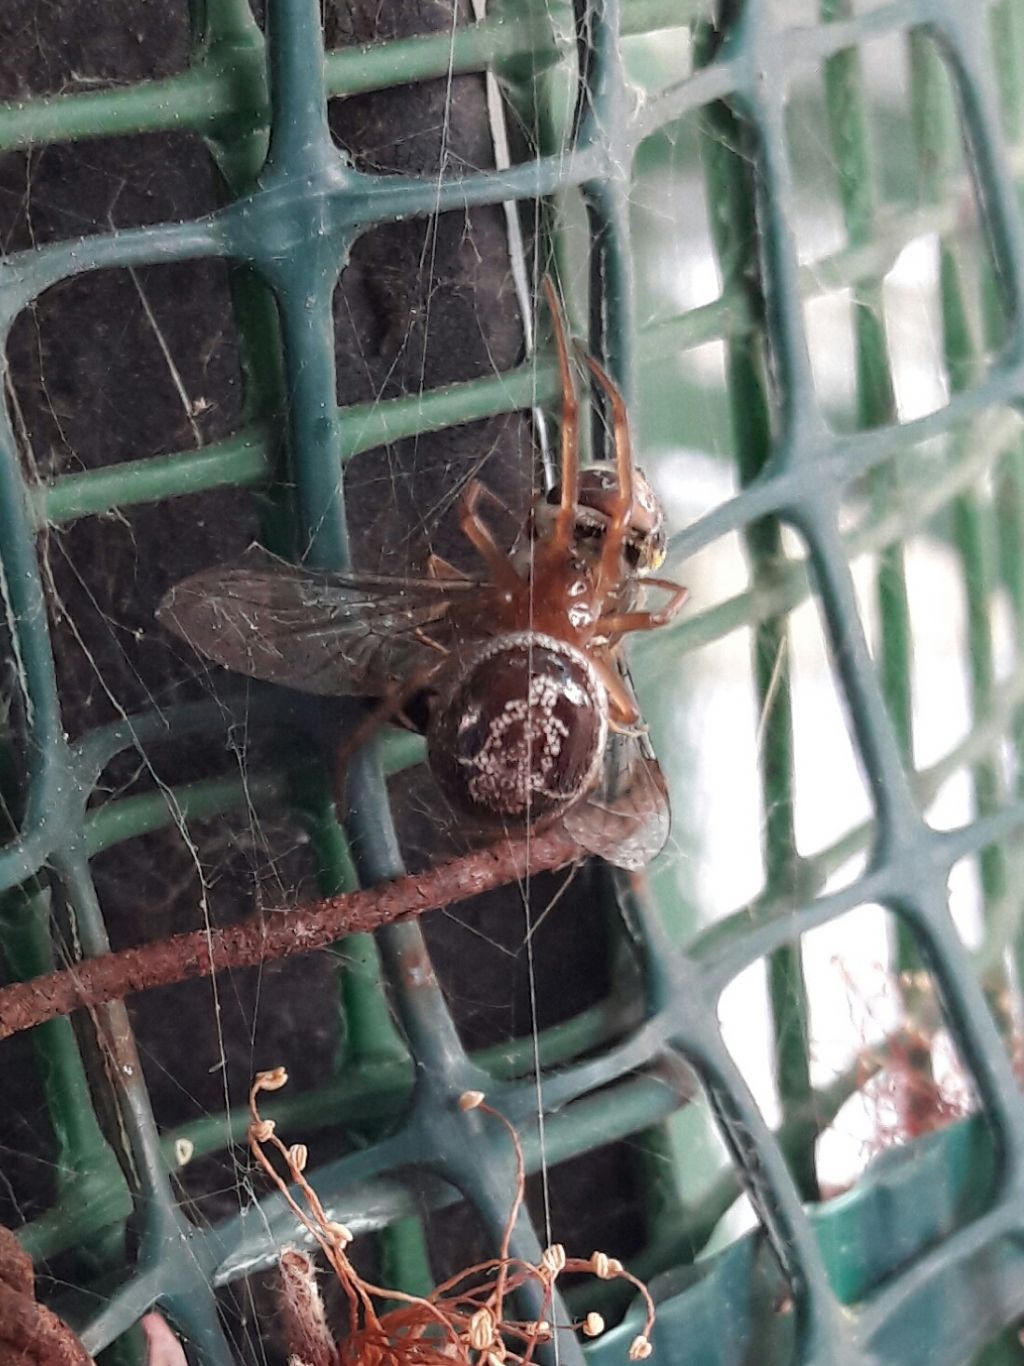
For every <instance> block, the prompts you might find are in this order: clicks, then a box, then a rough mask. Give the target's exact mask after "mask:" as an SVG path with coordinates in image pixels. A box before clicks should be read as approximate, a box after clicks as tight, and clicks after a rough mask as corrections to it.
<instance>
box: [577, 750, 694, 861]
mask: <svg viewBox="0 0 1024 1366" xmlns="http://www.w3.org/2000/svg"><path fill="white" fill-rule="evenodd" d="M671 823H672V822H671V812H670V810H669V801H668V786H667V784H666V782H665V775H664V774H663V773H662V771H661V765H660V764H659V763H658V761H657V759H656V758H655V757H654V751H653V750H652V749H651V745H650V742H649V740H648V739H647V736H646V735H615V734H612V735H609V737H608V745H607V748H606V749H605V760H604V772H603V774H602V777H601V780H600V782H599V783H598V785H597V786H596V787H595V788H594V789H593V790H592V791H591V792H589V793H588V794H587V796H586V797H584V798H583V800H582V801H581V802H578V803H577V804H576V805H575V806H573V807H571V808H570V810H569V811H568V812H567V813H566V815H565V816H564V817H563V824H564V826H565V829H566V831H567V833H568V834H569V835H571V836H572V838H573V839H575V840H578V841H579V843H580V844H582V845H583V847H584V849H589V850H590V852H591V853H592V854H600V856H601V857H602V858H604V859H607V860H608V862H609V863H614V864H615V866H616V867H618V868H627V869H629V870H631V871H635V870H637V869H639V868H643V867H645V866H646V865H647V864H648V863H650V861H651V859H653V858H654V857H655V856H656V855H657V854H660V853H661V851H662V849H664V847H665V844H666V842H667V841H668V836H669V831H670V829H671Z"/></svg>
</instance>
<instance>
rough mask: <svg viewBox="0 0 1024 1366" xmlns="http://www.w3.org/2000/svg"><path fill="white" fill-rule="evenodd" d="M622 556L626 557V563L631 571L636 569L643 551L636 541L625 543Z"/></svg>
mask: <svg viewBox="0 0 1024 1366" xmlns="http://www.w3.org/2000/svg"><path fill="white" fill-rule="evenodd" d="M624 554H625V556H626V563H627V564H628V565H629V567H630V568H631V569H636V567H637V565H638V564H639V563H640V560H641V558H642V556H643V550H642V548H641V546H640V543H639V542H638V541H627V542H626V546H625V550H624Z"/></svg>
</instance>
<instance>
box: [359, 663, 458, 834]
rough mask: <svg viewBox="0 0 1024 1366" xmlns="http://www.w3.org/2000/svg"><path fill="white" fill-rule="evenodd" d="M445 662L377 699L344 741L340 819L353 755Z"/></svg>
mask: <svg viewBox="0 0 1024 1366" xmlns="http://www.w3.org/2000/svg"><path fill="white" fill-rule="evenodd" d="M443 664H444V658H441V659H439V660H438V661H437V663H436V664H428V665H426V666H425V667H424V668H422V669H417V670H416V672H415V673H414V674H412V675H411V676H410V677H409V678H407V679H405V680H404V682H402V683H396V684H395V685H394V687H393V688H391V689H390V691H388V692H386V693H385V694H384V696H383V697H379V698H378V699H377V702H376V705H375V706H373V707H371V708H370V710H369V711H368V712H367V713H366V715H365V716H363V718H362V719H361V720H360V722H359V724H358V725H357V726H356V727H355V728H354V729H353V730H352V731H351V732H350V733H349V734H348V735H346V736H345V737H344V739H343V740H342V741H341V743H340V745H339V746H338V753H337V755H336V757H335V764H334V809H335V811H336V812H337V814H338V819H339V820H340V821H344V819H345V813H346V811H347V809H348V807H347V803H346V788H347V786H348V766H349V762H350V761H351V759H352V756H353V754H355V753H356V751H357V750H359V749H362V747H363V745H365V744H366V743H367V741H368V740H372V739H373V737H374V735H376V733H377V731H378V730H380V728H381V727H382V726H386V725H387V723H388V722H389V721H391V720H392V719H393V718H394V717H396V716H399V715H400V714H401V713H402V711H404V709H405V708H406V706H408V704H409V703H410V702H411V701H412V699H413V698H414V697H415V696H416V694H417V693H418V692H420V691H422V689H423V688H425V687H426V686H427V684H428V683H429V682H430V680H431V679H432V678H433V677H434V676H435V674H437V673H438V671H439V670H440V669H441V666H442V665H443Z"/></svg>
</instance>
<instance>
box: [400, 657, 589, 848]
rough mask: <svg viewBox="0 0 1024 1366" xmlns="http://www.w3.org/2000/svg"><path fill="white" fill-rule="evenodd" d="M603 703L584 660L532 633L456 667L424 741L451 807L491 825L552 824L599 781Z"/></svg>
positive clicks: (467, 658)
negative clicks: (551, 820)
mask: <svg viewBox="0 0 1024 1366" xmlns="http://www.w3.org/2000/svg"><path fill="white" fill-rule="evenodd" d="M607 736H608V698H607V694H606V691H605V688H604V686H603V684H602V683H601V680H600V679H599V678H598V675H597V671H596V670H595V669H594V667H593V665H592V664H591V663H590V661H589V660H588V659H587V657H586V655H585V654H584V653H583V652H582V651H581V650H578V649H576V648H575V647H574V646H572V645H568V644H566V643H565V642H564V641H559V640H556V639H555V638H554V637H553V636H547V635H542V634H540V633H536V632H526V631H517V632H511V633H509V634H508V635H503V636H498V637H497V638H495V639H494V640H491V641H488V642H487V643H486V645H485V646H483V647H482V648H480V649H478V650H475V651H473V652H472V653H471V654H470V655H468V656H467V657H465V658H464V659H462V660H461V661H459V663H458V665H457V666H453V669H452V672H451V675H450V681H446V683H445V685H444V686H443V687H442V689H441V691H440V695H439V697H438V703H437V705H436V707H435V708H434V720H433V722H432V724H431V726H430V730H429V734H428V741H427V743H428V754H429V760H430V766H431V768H432V769H433V771H434V774H435V776H436V778H437V780H438V782H439V784H440V785H441V787H442V789H443V790H444V793H445V795H446V796H447V797H448V799H449V800H450V801H451V802H452V804H453V805H454V806H457V807H458V808H459V809H461V810H463V811H465V812H467V813H468V814H470V815H472V816H475V817H476V818H477V819H478V820H481V821H483V822H485V823H488V824H493V823H495V822H504V821H512V822H518V821H522V820H524V819H527V820H529V821H531V822H533V821H537V820H543V819H544V818H545V817H551V816H555V815H557V814H558V813H559V812H560V811H562V810H564V809H565V808H566V807H567V806H569V805H571V804H572V803H573V802H576V801H578V800H579V799H580V797H582V796H584V795H585V794H586V793H587V792H588V791H589V790H590V788H591V787H592V786H593V784H594V782H595V781H596V779H597V777H598V774H599V772H600V768H601V760H602V756H603V754H604V749H605V743H606V740H607Z"/></svg>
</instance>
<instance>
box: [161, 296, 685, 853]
mask: <svg viewBox="0 0 1024 1366" xmlns="http://www.w3.org/2000/svg"><path fill="white" fill-rule="evenodd" d="M544 292H545V296H546V298H547V303H548V307H549V309H550V312H551V318H552V324H553V330H554V340H555V349H556V354H557V358H558V369H559V376H560V380H561V394H562V408H561V429H560V443H559V444H560V470H561V473H560V479H559V482H558V484H557V485H556V487H555V488H554V489H552V490H551V491H550V492H549V493H548V494H547V495H546V496H545V497H542V498H540V499H538V500H537V501H536V503H535V505H534V508H533V511H532V514H531V517H530V521H529V526H528V529H527V534H526V535H525V536H524V537H523V538H521V541H520V544H519V545H518V546H517V547H516V548H514V549H513V551H511V552H509V551H506V550H504V549H503V548H502V547H501V545H499V543H498V541H497V540H496V539H495V536H494V534H493V532H492V530H491V528H490V526H489V525H488V522H487V520H486V518H485V517H484V515H483V512H482V510H481V504H482V502H483V500H484V498H485V497H486V496H487V494H488V491H487V489H486V487H485V486H484V485H483V484H482V483H481V482H480V481H479V480H476V479H474V480H472V481H471V482H470V483H469V484H468V485H467V487H466V489H465V491H464V493H463V495H462V499H461V503H460V507H459V525H460V527H461V530H462V534H463V535H464V536H465V537H466V539H467V541H468V542H469V543H470V544H471V545H472V546H473V547H474V549H475V551H476V553H477V555H478V557H479V559H480V561H481V563H482V565H483V568H484V571H485V572H484V573H483V574H481V575H479V576H470V575H466V574H463V573H462V572H461V571H460V570H458V569H456V568H455V567H454V566H452V565H451V564H449V563H448V562H447V561H444V560H442V559H440V558H438V557H436V556H432V557H431V560H430V562H429V565H428V572H427V574H426V576H425V577H422V578H399V577H395V576H385V575H373V574H363V573H357V572H351V573H349V572H343V573H326V572H321V571H318V570H313V569H309V568H305V567H303V566H301V565H290V564H286V563H285V562H283V561H280V560H277V559H275V558H274V557H272V556H270V555H268V554H267V553H266V552H265V551H263V550H261V549H259V548H258V547H253V548H251V549H250V550H249V551H248V552H247V553H246V554H245V555H244V556H243V557H242V559H241V560H240V561H238V562H237V563H235V564H233V565H227V566H223V565H222V566H215V567H213V568H210V569H205V570H203V571H202V572H200V573H198V574H195V575H193V576H192V577H191V578H189V579H186V580H185V581H184V582H183V583H179V584H178V585H177V586H176V587H175V588H173V589H172V590H171V592H170V593H169V594H168V595H167V597H166V598H165V599H164V601H163V603H162V604H161V606H160V608H159V611H158V617H159V620H160V621H161V623H162V624H163V625H165V626H167V627H169V628H170V629H171V630H172V631H174V632H175V633H177V634H178V635H179V636H181V637H182V638H183V639H185V640H186V641H187V642H189V643H191V645H192V646H193V647H194V648H195V649H197V650H198V651H200V652H201V653H202V654H204V655H206V656H207V657H208V658H209V659H211V660H214V661H215V662H217V663H218V664H223V665H226V666H227V667H228V668H230V669H234V670H236V671H237V672H240V673H244V674H248V675H250V676H251V677H255V678H261V679H265V680H268V681H271V682H276V683H283V684H287V685H289V686H291V687H294V688H298V689H300V690H303V691H306V692H310V693H319V694H337V695H342V694H343V695H352V696H363V697H368V698H373V699H376V705H375V706H373V707H371V708H370V709H369V711H368V712H367V714H366V716H365V717H364V718H363V720H362V721H361V722H360V723H359V724H358V725H357V726H356V727H355V729H354V730H353V732H352V733H351V734H350V735H349V737H348V738H347V740H346V742H345V744H344V746H343V750H342V754H341V756H340V759H339V765H340V769H341V771H342V772H343V771H344V767H345V765H346V764H347V761H348V759H349V758H350V756H351V755H352V753H354V751H355V750H356V749H357V748H358V747H359V746H360V745H362V744H363V743H365V742H366V741H367V740H368V739H369V738H370V737H371V736H372V735H373V734H374V733H375V732H376V731H377V729H378V728H379V727H380V726H382V725H384V724H385V723H388V722H396V721H397V722H400V723H403V724H406V725H409V726H411V727H412V728H414V729H422V730H424V731H425V733H426V737H427V759H428V763H429V765H430V768H431V770H432V771H433V774H434V776H435V778H436V780H437V783H438V785H439V787H440V788H441V791H442V792H443V793H444V795H445V797H446V798H447V799H448V800H449V802H450V803H451V804H452V806H453V807H455V808H456V809H457V810H459V811H460V812H462V813H463V814H464V815H465V816H466V817H468V818H469V820H470V821H471V822H472V823H473V824H474V825H475V826H476V827H477V828H478V829H479V830H481V831H484V832H486V831H491V832H494V831H497V830H501V829H517V830H522V829H523V828H539V827H542V826H546V825H548V824H551V823H552V822H554V821H556V820H560V821H562V822H563V824H564V826H565V828H566V830H567V832H568V833H569V834H570V835H571V836H573V837H574V838H576V839H577V840H578V841H579V843H580V844H581V845H582V846H583V847H584V848H586V849H588V850H590V851H592V852H595V853H599V854H602V855H603V856H604V857H605V858H607V859H608V860H609V861H610V862H612V863H615V864H617V865H619V866H620V867H626V868H637V867H640V866H642V865H643V864H645V863H646V862H647V861H648V860H649V859H650V858H652V857H653V856H654V854H656V853H657V852H658V851H659V850H660V849H661V848H662V846H663V844H664V842H665V840H666V839H667V837H668V830H669V810H668V797H667V792H666V786H665V781H664V778H663V776H662V774H661V770H660V768H659V766H658V763H657V760H656V759H655V757H654V754H653V752H652V750H651V748H650V745H649V743H648V741H647V737H646V729H645V727H644V725H643V722H642V719H641V716H640V710H639V707H638V706H637V702H636V699H635V697H634V695H633V690H632V687H631V685H630V681H629V676H628V673H627V671H626V666H625V661H624V659H623V655H622V650H621V644H622V641H623V640H624V638H625V637H626V636H628V635H630V634H631V633H633V632H638V631H650V630H656V629H658V628H660V627H662V626H665V625H667V624H668V623H669V622H670V621H671V620H672V619H673V618H674V617H675V615H676V614H677V613H678V611H679V610H680V608H681V607H682V605H683V603H684V602H685V600H686V597H687V590H686V589H685V588H682V587H680V586H679V585H678V584H676V583H672V582H670V581H668V580H665V579H660V578H655V577H652V576H651V574H650V571H651V570H652V569H656V568H658V567H659V566H660V564H661V562H662V560H663V559H664V530H663V517H662V514H661V509H660V507H659V505H658V503H657V500H656V498H655V497H654V494H653V492H652V491H651V488H650V485H649V484H648V483H647V480H646V479H645V478H644V477H643V475H642V474H641V473H640V472H639V471H638V470H637V469H635V467H634V464H633V453H632V445H631V441H630V431H629V420H628V416H627V413H626V406H625V403H624V401H623V399H622V396H621V394H620V393H619V391H618V389H617V388H616V386H615V384H614V383H613V382H612V380H611V379H610V377H609V376H608V374H607V373H606V372H605V370H604V369H603V368H602V366H601V365H599V364H598V362H597V361H596V360H594V359H593V357H592V356H589V355H587V354H586V353H585V352H583V351H582V350H580V352H579V354H580V357H581V359H582V361H583V363H584V365H585V366H586V367H587V369H588V371H589V372H590V376H591V379H592V382H593V383H595V384H596V385H597V386H598V387H599V388H600V389H601V390H602V391H603V392H604V394H605V396H606V399H607V403H608V410H609V414H610V418H611V428H612V436H613V442H614V448H615V463H614V470H612V469H611V468H608V469H588V470H583V471H581V469H580V462H579V403H578V399H577V394H576V385H575V380H574V375H573V366H572V361H571V356H570V351H569V346H568V342H567V340H566V333H565V326H564V323H563V321H562V314H561V311H560V309H559V306H558V301H557V299H556V296H555V292H554V287H553V286H552V284H551V281H550V280H549V279H548V278H547V277H545V279H544ZM651 590H657V591H659V592H661V593H662V594H664V595H665V596H664V600H663V601H662V603H661V605H660V606H658V607H656V608H655V609H654V610H651V608H650V607H649V605H648V603H647V595H648V594H649V593H650V591H651Z"/></svg>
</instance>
